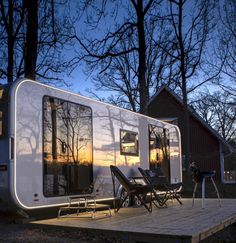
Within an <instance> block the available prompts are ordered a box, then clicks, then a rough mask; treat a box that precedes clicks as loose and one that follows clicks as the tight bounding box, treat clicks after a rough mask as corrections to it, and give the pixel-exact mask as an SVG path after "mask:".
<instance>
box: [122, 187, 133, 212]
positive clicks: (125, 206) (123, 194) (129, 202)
mask: <svg viewBox="0 0 236 243" xmlns="http://www.w3.org/2000/svg"><path fill="white" fill-rule="evenodd" d="M126 195H127V192H126V190H125V189H122V190H121V193H120V199H121V200H123V199H124V198H125V197H126ZM130 205H131V197H130V196H128V197H127V199H126V200H125V201H124V202H123V205H122V207H123V208H128V207H129V206H130Z"/></svg>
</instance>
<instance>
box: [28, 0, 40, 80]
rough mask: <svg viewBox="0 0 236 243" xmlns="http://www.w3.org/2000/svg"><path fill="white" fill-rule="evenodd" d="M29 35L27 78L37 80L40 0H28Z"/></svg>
mask: <svg viewBox="0 0 236 243" xmlns="http://www.w3.org/2000/svg"><path fill="white" fill-rule="evenodd" d="M26 10H27V14H28V15H27V33H26V44H25V77H26V78H30V79H33V80H35V79H36V63H37V48H38V0H33V1H32V0H27V2H26Z"/></svg>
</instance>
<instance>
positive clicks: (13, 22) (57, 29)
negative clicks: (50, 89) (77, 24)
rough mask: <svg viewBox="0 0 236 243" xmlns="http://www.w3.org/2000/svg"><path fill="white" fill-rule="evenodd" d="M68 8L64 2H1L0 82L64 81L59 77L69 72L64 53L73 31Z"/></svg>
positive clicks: (42, 0)
mask: <svg viewBox="0 0 236 243" xmlns="http://www.w3.org/2000/svg"><path fill="white" fill-rule="evenodd" d="M67 7H68V3H67V1H66V0H61V1H57V2H54V0H50V1H46V0H35V1H30V0H22V1H17V0H1V1H0V23H1V24H0V34H1V35H0V45H1V49H0V54H1V57H2V58H1V60H0V78H1V79H3V80H4V79H7V82H9V83H11V82H13V81H14V80H15V79H16V78H19V77H24V76H26V77H29V78H32V79H39V80H40V81H44V82H52V83H54V84H55V81H59V82H62V81H63V77H62V74H63V73H65V72H70V66H69V63H68V60H67V59H65V58H64V56H65V55H64V52H63V49H64V47H65V46H66V45H67V47H69V45H70V42H69V41H70V38H69V37H68V36H70V33H71V31H72V23H71V22H70V19H69V17H70V16H69V14H68V12H67V9H68V11H69V8H67ZM69 58H70V57H69Z"/></svg>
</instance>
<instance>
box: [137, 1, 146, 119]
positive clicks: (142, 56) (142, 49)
mask: <svg viewBox="0 0 236 243" xmlns="http://www.w3.org/2000/svg"><path fill="white" fill-rule="evenodd" d="M137 20H138V21H137V22H138V23H137V24H138V42H139V50H138V53H139V69H138V83H139V95H140V113H141V114H147V105H148V99H149V94H148V93H149V91H148V87H147V82H146V40H145V29H144V12H143V0H138V3H137Z"/></svg>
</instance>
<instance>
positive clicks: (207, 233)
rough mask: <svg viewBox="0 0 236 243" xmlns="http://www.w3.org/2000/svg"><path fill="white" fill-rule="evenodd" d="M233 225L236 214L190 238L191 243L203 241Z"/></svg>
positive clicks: (235, 220) (235, 221)
mask: <svg viewBox="0 0 236 243" xmlns="http://www.w3.org/2000/svg"><path fill="white" fill-rule="evenodd" d="M234 223H236V214H234V215H233V216H231V217H229V218H227V219H225V220H223V221H221V222H220V223H219V224H217V225H215V226H213V227H210V228H208V229H206V230H205V231H204V232H200V233H198V234H196V235H194V236H192V241H191V243H197V242H199V241H201V240H204V239H206V238H208V237H210V236H211V235H213V234H215V233H217V232H219V231H221V230H223V229H225V228H226V227H228V226H230V225H231V224H234Z"/></svg>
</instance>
